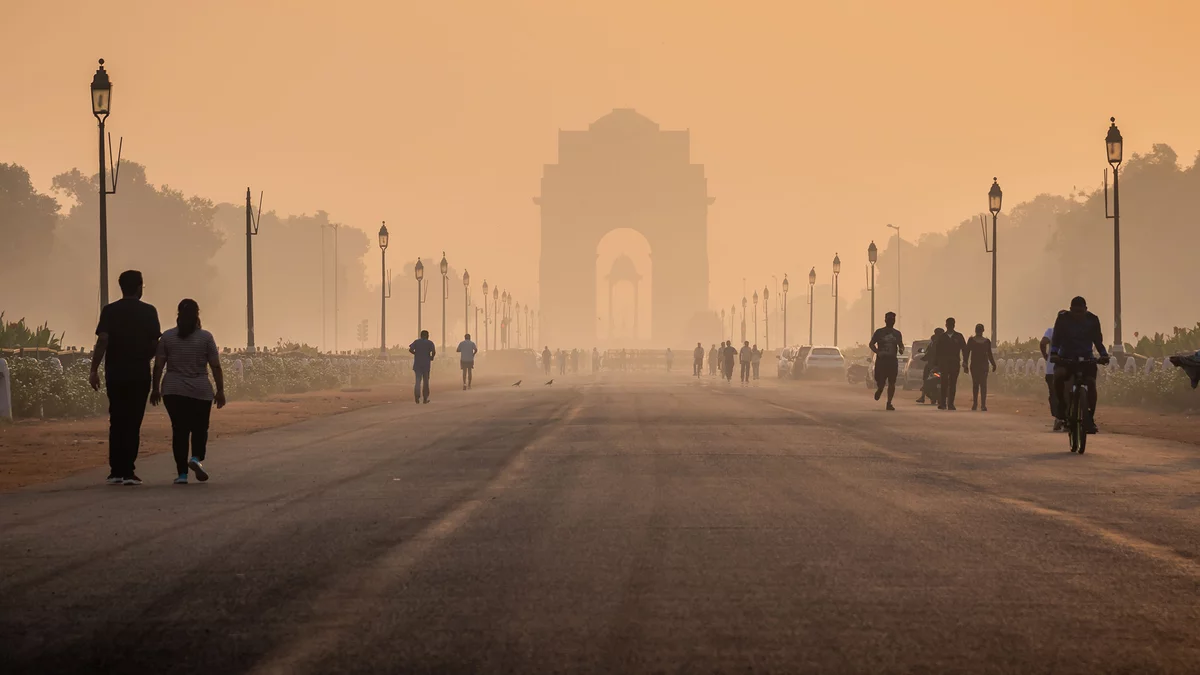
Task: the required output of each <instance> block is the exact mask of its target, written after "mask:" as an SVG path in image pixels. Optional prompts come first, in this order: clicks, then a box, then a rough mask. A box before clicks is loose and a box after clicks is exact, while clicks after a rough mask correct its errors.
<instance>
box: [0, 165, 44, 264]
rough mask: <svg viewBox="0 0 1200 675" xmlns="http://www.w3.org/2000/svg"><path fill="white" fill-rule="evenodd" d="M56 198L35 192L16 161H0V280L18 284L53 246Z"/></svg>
mask: <svg viewBox="0 0 1200 675" xmlns="http://www.w3.org/2000/svg"><path fill="white" fill-rule="evenodd" d="M57 221H58V202H57V201H56V200H55V199H54V197H51V196H50V195H43V194H38V192H37V190H35V189H34V187H33V182H32V181H31V180H30V179H29V172H28V171H26V170H25V168H24V167H21V166H18V165H16V164H0V242H3V245H4V249H5V259H4V261H3V262H4V264H0V284H3V285H15V284H18V283H19V282H20V281H21V280H22V279H23V278H24V277H25V275H27V274H28V273H29V271H30V270H33V269H36V266H37V265H38V264H39V261H41V260H44V259H45V258H47V257H48V256H49V255H50V251H51V249H52V248H53V247H54V227H55V225H56V223H57Z"/></svg>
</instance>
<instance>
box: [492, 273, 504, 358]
mask: <svg viewBox="0 0 1200 675" xmlns="http://www.w3.org/2000/svg"><path fill="white" fill-rule="evenodd" d="M499 311H500V289H499V288H493V289H492V344H494V345H500V343H499V341H498V339H497V338H499V336H500V333H499V330H500V327H499V326H498V325H497V324H496V315H497V314H498V313H499ZM499 349H504V345H500V346H499Z"/></svg>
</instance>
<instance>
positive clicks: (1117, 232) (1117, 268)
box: [1104, 117, 1125, 353]
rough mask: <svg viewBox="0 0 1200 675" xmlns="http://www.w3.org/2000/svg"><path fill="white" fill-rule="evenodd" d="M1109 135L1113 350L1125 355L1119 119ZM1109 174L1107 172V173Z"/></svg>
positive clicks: (1112, 119) (1113, 120) (1113, 122)
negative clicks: (1122, 300)
mask: <svg viewBox="0 0 1200 675" xmlns="http://www.w3.org/2000/svg"><path fill="white" fill-rule="evenodd" d="M1109 122H1110V126H1109V127H1108V135H1107V136H1105V138H1104V145H1105V148H1106V149H1107V151H1108V163H1109V165H1110V166H1111V167H1112V170H1113V208H1112V213H1111V214H1109V213H1108V180H1107V178H1106V179H1105V181H1104V192H1105V195H1104V215H1105V216H1107V217H1108V218H1111V219H1112V221H1113V348H1112V351H1114V352H1119V353H1124V352H1125V340H1124V339H1122V337H1121V188H1120V177H1119V176H1120V167H1121V159H1122V158H1123V157H1124V147H1125V139H1124V138H1122V137H1121V130H1120V129H1118V128H1117V118H1115V117H1110V118H1109ZM1106 173H1107V172H1106Z"/></svg>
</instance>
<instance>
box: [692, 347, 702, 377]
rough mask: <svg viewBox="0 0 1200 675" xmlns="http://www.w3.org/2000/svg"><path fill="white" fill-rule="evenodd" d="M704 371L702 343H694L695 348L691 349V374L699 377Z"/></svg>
mask: <svg viewBox="0 0 1200 675" xmlns="http://www.w3.org/2000/svg"><path fill="white" fill-rule="evenodd" d="M703 372H704V345H702V344H700V343H699V342H697V343H696V348H695V349H693V350H692V375H695V376H696V377H700V374H701V373H703Z"/></svg>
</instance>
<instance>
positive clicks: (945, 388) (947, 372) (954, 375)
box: [938, 363, 960, 408]
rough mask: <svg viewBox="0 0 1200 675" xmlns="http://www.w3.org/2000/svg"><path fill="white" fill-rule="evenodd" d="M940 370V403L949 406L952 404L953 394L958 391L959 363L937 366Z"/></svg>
mask: <svg viewBox="0 0 1200 675" xmlns="http://www.w3.org/2000/svg"><path fill="white" fill-rule="evenodd" d="M938 369H939V370H940V371H941V372H942V400H941V402H940V403H941V405H944V406H946V407H947V408H949V407H950V406H952V405H954V394H955V393H956V392H957V391H958V376H959V373H960V370H959V365H958V364H957V363H955V364H954V365H945V366H940V367H939V368H938Z"/></svg>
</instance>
